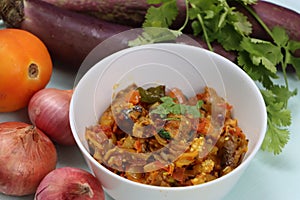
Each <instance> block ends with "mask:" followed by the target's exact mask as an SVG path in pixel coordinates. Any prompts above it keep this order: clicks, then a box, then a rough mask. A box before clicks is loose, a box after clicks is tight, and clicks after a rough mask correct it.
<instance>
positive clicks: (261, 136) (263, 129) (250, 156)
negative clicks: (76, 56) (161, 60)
mask: <svg viewBox="0 0 300 200" xmlns="http://www.w3.org/2000/svg"><path fill="white" fill-rule="evenodd" d="M167 45H176V46H178V47H179V48H190V49H192V50H193V51H199V52H200V51H202V52H203V53H206V54H208V55H210V56H212V57H213V59H219V60H221V62H225V63H227V65H226V66H230V68H232V69H233V70H237V71H238V73H239V74H241V76H243V78H245V79H246V80H247V82H248V83H249V84H251V85H252V86H253V88H254V89H255V93H257V94H258V95H257V97H258V102H261V104H260V109H262V111H261V113H262V116H261V117H262V119H263V121H264V123H263V125H262V127H261V132H260V133H259V134H258V135H259V139H258V140H257V143H256V144H255V145H254V148H253V150H252V151H251V152H250V153H249V154H248V156H247V157H246V158H244V159H243V161H242V162H241V163H240V165H238V166H237V167H236V168H235V169H234V170H232V171H231V172H230V173H228V174H225V175H223V176H221V177H218V178H217V179H214V180H212V181H209V182H205V183H202V184H198V185H192V186H179V187H164V186H154V185H147V184H143V183H138V182H135V181H131V180H129V179H126V178H124V177H121V176H119V175H117V174H115V173H113V172H112V171H110V170H109V169H107V168H106V167H104V166H103V165H102V164H100V163H99V162H98V161H96V160H95V159H94V158H93V156H92V155H91V154H90V153H89V152H88V150H87V149H86V147H85V146H84V145H83V143H82V142H81V140H80V138H79V135H78V133H77V131H76V127H75V124H74V123H73V122H74V120H73V115H74V109H73V107H74V101H75V97H74V96H75V95H72V98H71V102H70V112H69V119H70V126H71V130H72V134H73V137H74V139H75V141H76V144H77V146H78V147H79V149H80V151H81V154H83V155H84V157H85V158H86V159H88V161H89V162H92V163H93V164H94V165H95V166H96V167H97V168H100V169H101V170H102V171H104V172H105V173H107V174H108V175H109V176H113V177H114V178H116V179H118V180H119V181H120V182H122V183H126V184H130V185H132V186H134V187H141V188H146V189H152V190H159V191H175V190H176V191H180V190H193V189H195V188H204V187H207V186H209V185H214V184H216V183H218V182H221V181H223V180H224V179H228V178H229V177H231V176H232V175H234V174H237V173H239V171H240V170H243V169H245V168H246V167H247V166H248V165H249V163H250V162H251V161H252V160H253V158H254V157H255V155H256V154H257V152H258V151H259V149H260V147H261V145H262V142H263V140H264V137H265V134H266V130H267V110H266V106H265V102H264V99H263V97H262V94H261V92H260V90H259V88H258V86H257V85H256V84H255V82H254V81H253V80H252V79H251V78H250V76H249V75H248V74H247V73H246V72H245V71H243V70H242V69H241V68H240V67H239V66H237V65H236V64H235V63H233V62H232V61H230V60H229V59H227V58H225V57H224V56H222V55H219V54H217V53H215V52H212V51H209V50H207V49H204V48H202V47H197V46H191V45H186V44H180V43H156V44H146V45H142V46H137V47H131V48H127V49H123V50H120V51H117V52H115V53H113V54H111V55H109V56H107V57H105V58H103V59H102V60H100V61H99V62H97V63H96V64H95V65H93V66H92V67H91V68H90V69H89V70H88V71H87V72H86V73H85V74H84V75H83V76H82V77H81V79H80V80H79V82H78V84H81V80H82V79H83V78H84V77H86V76H88V75H87V74H89V73H91V71H92V70H93V69H94V68H97V67H99V66H101V65H100V63H102V62H104V60H110V59H112V58H114V57H115V56H117V55H122V53H125V52H126V51H133V50H135V49H139V48H140V49H143V48H147V47H156V48H157V47H163V48H166V46H167ZM75 92H76V87H75V88H74V93H75ZM86 162H87V160H86ZM88 167H89V168H90V170H91V171H92V172H93V169H91V167H90V166H89V163H88ZM93 173H94V172H93Z"/></svg>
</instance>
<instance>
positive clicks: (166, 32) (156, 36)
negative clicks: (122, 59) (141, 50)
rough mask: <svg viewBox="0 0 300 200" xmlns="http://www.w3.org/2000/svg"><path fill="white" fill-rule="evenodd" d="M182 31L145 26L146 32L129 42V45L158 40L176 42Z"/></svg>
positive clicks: (151, 42) (156, 41) (150, 42)
mask: <svg viewBox="0 0 300 200" xmlns="http://www.w3.org/2000/svg"><path fill="white" fill-rule="evenodd" d="M181 34H182V33H181V32H180V31H174V30H170V29H167V28H151V27H147V28H144V32H143V33H142V34H141V35H139V36H138V37H137V38H136V39H134V40H131V41H129V42H128V46H129V47H133V46H140V45H145V44H153V43H158V42H166V41H168V42H171V41H172V42H174V41H175V40H176V39H177V38H178V37H179V36H180V35H181Z"/></svg>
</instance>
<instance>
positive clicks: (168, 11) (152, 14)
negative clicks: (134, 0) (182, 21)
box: [143, 0, 178, 28]
mask: <svg viewBox="0 0 300 200" xmlns="http://www.w3.org/2000/svg"><path fill="white" fill-rule="evenodd" d="M176 2H177V1H176V0H165V1H151V3H162V4H161V5H160V6H159V7H154V6H151V7H149V9H148V10H147V13H146V16H145V21H144V23H143V27H164V28H168V27H169V26H170V25H171V24H172V22H173V21H174V20H175V19H176V17H177V15H178V8H177V3H176Z"/></svg>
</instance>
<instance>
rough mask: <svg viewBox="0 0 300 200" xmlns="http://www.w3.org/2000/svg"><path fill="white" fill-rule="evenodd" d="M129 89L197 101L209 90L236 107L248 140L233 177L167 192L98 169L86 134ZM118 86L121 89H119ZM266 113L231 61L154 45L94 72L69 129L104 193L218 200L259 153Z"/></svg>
mask: <svg viewBox="0 0 300 200" xmlns="http://www.w3.org/2000/svg"><path fill="white" fill-rule="evenodd" d="M130 83H137V85H139V86H140V85H142V86H145V85H151V84H157V83H161V84H165V85H166V86H169V87H179V88H181V89H182V90H183V91H184V92H185V94H187V95H193V94H194V92H195V91H201V89H203V87H204V86H209V87H212V88H214V89H215V90H216V91H217V93H218V94H219V95H220V96H222V97H223V98H224V99H225V100H226V101H227V102H229V103H230V104H231V105H233V114H234V117H235V118H237V119H238V121H239V126H240V127H241V128H242V130H243V131H244V132H245V134H246V137H247V138H248V139H249V150H248V152H247V154H246V155H245V157H244V160H243V161H242V163H241V164H240V165H239V166H238V167H237V168H236V169H235V170H233V171H232V172H230V173H229V174H227V175H225V176H223V177H220V178H218V179H216V180H213V181H211V182H208V183H205V184H201V185H197V186H188V187H176V188H166V187H157V186H150V185H144V184H139V183H135V182H132V181H129V180H127V179H125V178H122V177H120V176H118V175H116V174H114V173H112V172H110V171H109V170H108V169H106V168H105V167H103V166H102V165H101V164H99V163H98V162H97V161H96V160H94V158H93V157H92V156H91V155H90V153H89V151H88V146H87V142H86V140H85V137H84V134H85V128H86V127H88V126H91V125H94V124H96V123H97V121H98V119H99V116H100V115H101V113H102V112H103V111H104V110H105V109H106V108H107V107H108V106H109V105H110V103H111V99H112V95H113V94H114V93H116V92H117V91H118V90H119V89H122V88H124V87H126V86H128V85H129V84H130ZM116 86H118V87H116ZM266 121H267V115H266V108H265V104H264V101H263V98H262V96H261V94H260V91H259V89H258V88H257V86H256V85H255V83H254V82H253V81H252V79H251V78H249V77H248V75H247V74H246V73H245V72H244V71H242V70H241V69H240V68H239V67H238V66H236V65H235V64H234V63H232V62H230V61H228V60H227V59H225V58H223V57H221V56H219V55H217V54H215V53H212V52H210V51H207V50H205V49H202V48H199V47H193V46H188V45H184V44H153V45H144V46H140V47H134V48H129V49H125V50H122V51H119V52H117V53H114V54H112V55H110V56H108V57H106V58H105V59H103V60H101V61H100V62H99V63H97V64H96V65H95V66H93V67H92V68H91V69H90V70H89V71H88V72H87V73H86V74H85V75H84V76H83V77H82V78H81V80H80V81H79V83H78V85H77V86H76V88H75V91H74V94H73V97H72V100H71V107H70V123H71V129H72V131H73V135H74V137H75V140H76V142H77V144H78V146H79V148H80V150H81V152H82V154H83V156H84V158H85V160H86V162H87V164H88V166H89V167H90V169H91V170H92V171H93V173H94V174H95V176H96V177H97V178H98V179H99V180H100V181H101V182H102V184H103V187H104V189H105V191H106V192H107V193H108V194H109V195H110V196H111V197H113V198H114V199H116V200H128V199H131V200H140V199H143V200H153V199H160V200H182V199H189V200H196V199H201V200H218V199H222V197H224V196H225V195H226V194H227V193H228V192H229V191H230V190H231V189H232V188H233V187H234V185H235V183H236V182H237V181H238V179H239V178H240V176H241V175H242V173H243V172H244V170H245V169H246V167H247V166H248V165H249V163H250V162H251V160H252V159H253V157H254V156H255V154H256V153H257V151H258V150H259V148H260V146H261V143H262V141H263V138H264V135H265V131H266Z"/></svg>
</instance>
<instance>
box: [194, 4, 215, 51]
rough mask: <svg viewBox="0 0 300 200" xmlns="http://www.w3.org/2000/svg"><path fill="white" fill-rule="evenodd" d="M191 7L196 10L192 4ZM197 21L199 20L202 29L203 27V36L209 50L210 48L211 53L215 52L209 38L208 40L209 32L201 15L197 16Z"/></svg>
mask: <svg viewBox="0 0 300 200" xmlns="http://www.w3.org/2000/svg"><path fill="white" fill-rule="evenodd" d="M191 6H192V7H193V8H196V6H195V4H193V3H191ZM197 19H198V20H199V22H200V25H201V27H202V30H203V35H204V38H205V42H206V44H207V48H208V49H209V50H210V51H213V48H212V46H211V44H210V42H209V38H208V35H207V32H206V28H205V25H204V22H203V19H202V17H201V15H200V14H197Z"/></svg>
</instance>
